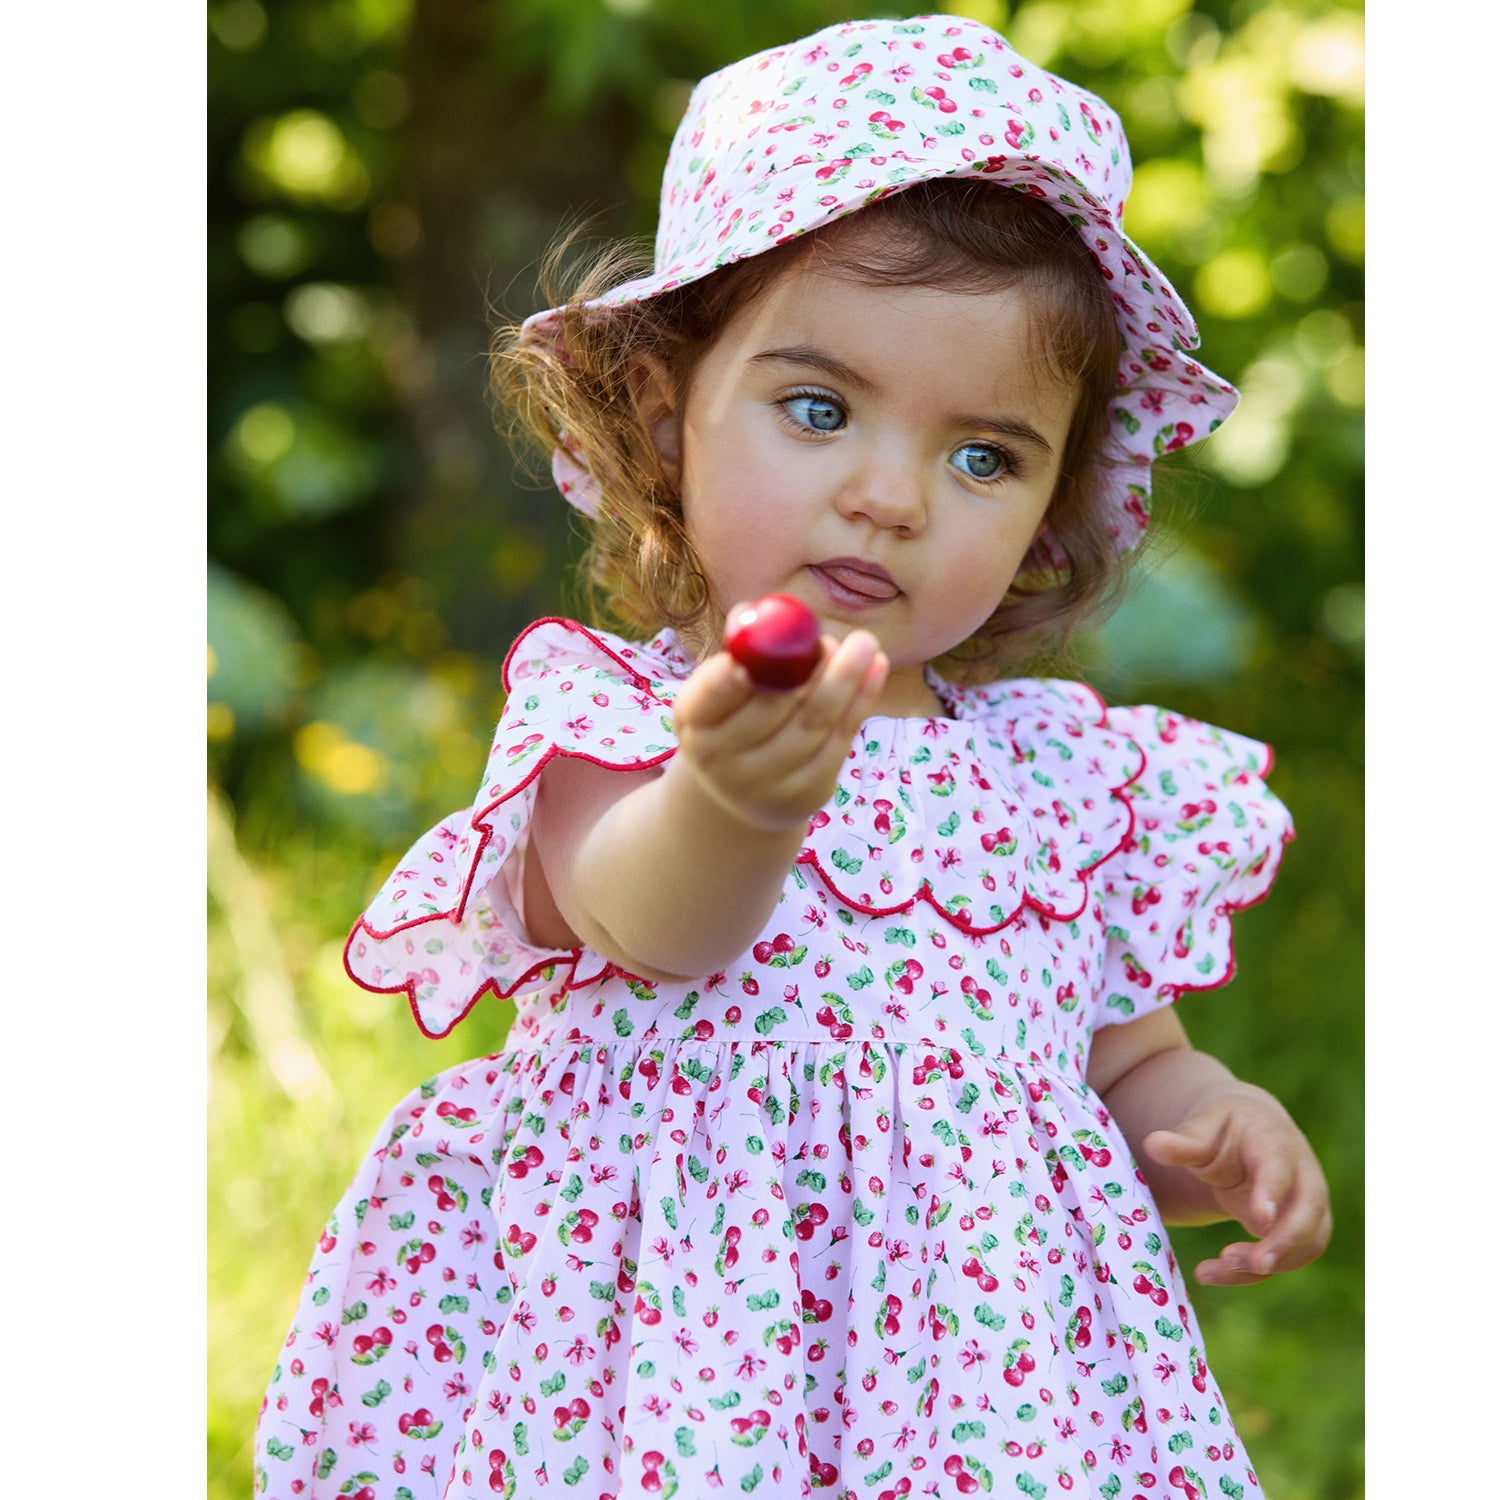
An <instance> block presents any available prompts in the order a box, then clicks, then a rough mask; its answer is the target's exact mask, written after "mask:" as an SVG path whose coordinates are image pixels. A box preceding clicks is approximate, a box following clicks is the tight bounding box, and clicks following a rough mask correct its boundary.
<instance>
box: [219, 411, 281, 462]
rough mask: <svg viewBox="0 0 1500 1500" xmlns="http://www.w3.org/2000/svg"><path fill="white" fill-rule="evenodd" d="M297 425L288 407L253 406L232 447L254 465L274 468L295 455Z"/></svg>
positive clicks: (234, 434) (232, 435) (242, 420)
mask: <svg viewBox="0 0 1500 1500" xmlns="http://www.w3.org/2000/svg"><path fill="white" fill-rule="evenodd" d="M296 436H297V424H296V423H295V422H294V421H293V420H292V414H291V413H290V412H289V411H288V410H287V409H286V407H284V406H278V405H277V404H276V402H274V401H262V402H260V403H259V404H258V405H256V406H252V407H251V408H250V410H249V411H247V412H246V413H245V414H244V416H242V417H241V418H240V419H239V421H238V422H236V423H235V424H234V430H233V432H231V433H230V436H229V440H230V443H231V445H232V446H233V447H234V448H236V449H237V450H238V451H239V452H240V453H241V454H242V455H243V456H244V457H245V458H247V459H248V460H249V461H250V462H251V463H253V464H262V465H264V464H273V463H275V462H276V460H277V459H278V458H284V457H285V456H286V455H287V454H288V453H290V452H291V448H292V443H293V442H294V441H295V439H296Z"/></svg>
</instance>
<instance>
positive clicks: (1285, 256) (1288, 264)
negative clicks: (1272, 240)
mask: <svg viewBox="0 0 1500 1500" xmlns="http://www.w3.org/2000/svg"><path fill="white" fill-rule="evenodd" d="M1270 269H1271V285H1272V286H1274V287H1275V288H1276V290H1277V291H1278V292H1279V293H1280V294H1281V295H1282V296H1283V297H1285V298H1286V299H1287V301H1289V302H1311V301H1312V299H1313V298H1314V297H1316V296H1317V295H1318V293H1319V292H1321V291H1322V290H1323V288H1324V287H1325V286H1326V285H1327V284H1328V258H1327V257H1326V256H1325V255H1324V254H1323V252H1322V251H1321V250H1319V249H1318V247H1317V246H1316V245H1302V244H1297V245H1288V246H1287V247H1286V248H1285V249H1283V250H1278V251H1277V252H1276V254H1275V255H1274V256H1272V258H1271V268H1270Z"/></svg>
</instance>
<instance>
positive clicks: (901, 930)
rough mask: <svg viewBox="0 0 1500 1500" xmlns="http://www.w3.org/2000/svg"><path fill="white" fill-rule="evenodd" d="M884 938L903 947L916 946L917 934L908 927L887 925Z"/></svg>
mask: <svg viewBox="0 0 1500 1500" xmlns="http://www.w3.org/2000/svg"><path fill="white" fill-rule="evenodd" d="M885 940H886V942H888V943H896V944H899V945H900V946H901V947H903V948H915V947H916V946H917V935H916V933H914V932H913V931H912V930H911V928H909V927H887V928H886V930H885Z"/></svg>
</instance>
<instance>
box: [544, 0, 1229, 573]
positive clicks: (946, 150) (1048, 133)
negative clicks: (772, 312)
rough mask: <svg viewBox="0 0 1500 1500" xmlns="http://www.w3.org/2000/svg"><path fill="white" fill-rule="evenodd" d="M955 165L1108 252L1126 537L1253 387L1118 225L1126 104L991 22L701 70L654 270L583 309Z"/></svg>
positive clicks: (576, 491)
mask: <svg viewBox="0 0 1500 1500" xmlns="http://www.w3.org/2000/svg"><path fill="white" fill-rule="evenodd" d="M944 177H946V178H954V179H965V178H979V179H982V180H985V181H988V182H993V183H995V184H997V185H999V186H1001V187H1004V188H1009V189H1012V190H1014V191H1017V192H1024V193H1028V194H1030V195H1031V196H1032V197H1035V198H1039V199H1041V200H1042V201H1044V202H1046V203H1047V204H1049V205H1050V206H1051V207H1053V208H1055V209H1056V210H1057V211H1058V212H1059V213H1061V214H1063V215H1065V216H1066V218H1067V219H1068V221H1069V223H1071V224H1072V225H1073V226H1074V227H1075V228H1076V229H1077V230H1078V232H1079V234H1081V235H1082V236H1083V238H1084V241H1085V242H1086V243H1087V245H1088V247H1089V249H1090V250H1091V251H1092V252H1093V254H1094V259H1095V260H1096V262H1097V263H1098V266H1099V270H1100V274H1101V275H1102V276H1103V277H1104V279H1105V282H1106V283H1107V284H1108V286H1109V289H1110V293H1111V295H1112V297H1113V299H1114V305H1115V317H1116V321H1117V322H1118V324H1119V328H1120V337H1121V351H1120V368H1119V379H1118V389H1117V392H1116V396H1115V399H1114V400H1113V402H1112V404H1111V426H1112V436H1113V438H1114V441H1115V444H1116V446H1117V448H1118V449H1119V450H1120V451H1121V452H1122V453H1123V454H1124V455H1125V462H1124V463H1122V464H1120V465H1118V466H1113V467H1111V469H1110V470H1109V471H1108V477H1107V479H1106V489H1107V492H1108V498H1109V500H1110V501H1111V503H1112V507H1113V515H1112V532H1113V535H1114V539H1115V543H1116V545H1117V547H1118V548H1119V549H1120V550H1121V551H1122V552H1123V551H1126V550H1128V549H1129V548H1130V547H1132V546H1134V545H1135V543H1136V542H1137V541H1139V540H1140V538H1141V536H1142V534H1143V533H1144V531H1145V529H1146V524H1147V519H1148V515H1149V496H1150V475H1151V464H1152V461H1153V460H1154V459H1157V458H1159V457H1161V456H1162V455H1163V454H1164V453H1169V452H1172V451H1174V450H1176V449H1178V448H1182V447H1184V446H1186V445H1187V444H1188V443H1192V442H1196V441H1197V440H1198V439H1199V438H1201V437H1204V436H1206V435H1207V434H1208V433H1209V432H1211V431H1212V430H1213V429H1214V428H1215V427H1217V426H1218V425H1219V423H1220V422H1222V421H1223V420H1224V418H1225V417H1227V416H1228V415H1229V413H1230V412H1231V411H1232V410H1233V409H1234V406H1235V403H1236V402H1237V401H1238V400H1239V395H1238V392H1236V390H1235V389H1234V387H1233V386H1231V385H1229V384H1228V383H1227V382H1226V381H1224V380H1221V379H1220V378H1219V377H1218V376H1217V375H1215V374H1214V373H1213V372H1212V371H1211V370H1207V369H1205V368H1204V367H1203V366H1202V365H1201V364H1199V363H1198V362H1197V361H1196V360H1193V359H1192V358H1190V357H1189V354H1188V351H1189V350H1192V349H1194V348H1196V347H1197V344H1198V329H1197V325H1196V324H1195V323H1194V321H1193V317H1192V314H1191V313H1189V312H1188V310H1187V307H1186V306H1185V304H1184V303H1183V301H1182V299H1181V298H1180V297H1179V296H1178V295H1177V293H1176V292H1175V291H1173V289H1172V287H1171V286H1170V284H1169V283H1168V282H1167V280H1166V278H1165V277H1164V276H1163V275H1162V274H1161V272H1160V271H1158V270H1157V269H1156V267H1155V266H1154V265H1153V264H1152V263H1151V261H1150V260H1149V259H1148V258H1147V257H1146V256H1145V255H1144V254H1143V253H1142V252H1141V251H1140V250H1139V249H1138V248H1137V247H1136V246H1135V245H1134V244H1132V242H1131V241H1130V240H1129V238H1127V236H1126V235H1125V233H1124V232H1123V230H1122V229H1121V220H1122V217H1123V214H1124V210H1125V197H1126V194H1127V193H1128V192H1129V190H1130V177H1131V170H1130V149H1129V147H1128V145H1127V144H1126V141H1125V131H1124V129H1123V127H1122V125H1121V123H1120V119H1119V117H1118V115H1116V114H1115V112H1114V111H1113V110H1112V109H1111V108H1110V107H1109V106H1108V105H1107V104H1106V103H1105V102H1104V101H1103V100H1102V99H1099V98H1098V97H1097V96H1095V95H1093V94H1090V93H1088V92H1087V91H1086V90H1084V89H1081V88H1079V87H1077V85H1075V84H1071V83H1069V82H1068V81H1067V80H1066V79H1063V78H1058V77H1057V76H1055V75H1054V74H1052V73H1049V72H1047V71H1046V70H1045V69H1043V68H1040V67H1038V66H1037V65H1036V64H1035V63H1032V62H1028V61H1027V60H1026V59H1025V58H1024V57H1022V56H1021V55H1020V54H1019V53H1017V52H1016V51H1015V50H1014V49H1013V48H1012V47H1011V46H1010V44H1009V43H1008V42H1007V41H1006V40H1005V38H1004V37H1002V36H1000V35H999V34H998V33H996V32H994V31H992V30H990V28H989V27H987V26H984V25H981V24H980V23H979V22H977V21H971V20H968V19H965V18H963V17H960V16H919V17H916V18H914V19H912V20H908V21H884V20H882V21H846V22H841V23H839V24H838V25H834V26H829V27H826V28H825V29H824V30H822V31H819V32H815V33H814V34H813V35H812V36H810V37H807V38H805V39H804V40H802V41H799V42H792V43H790V44H788V45H786V46H783V47H773V48H770V49H768V50H767V51H764V52H758V53H756V54H755V55H754V56H753V57H747V58H745V59H744V60H743V61H741V62H737V63H734V64H732V65H731V66H729V67H727V68H723V69H721V70H720V71H719V72H717V73H712V74H710V75H709V76H708V77H707V78H705V79H703V81H702V82H701V83H699V84H698V86H697V87H696V88H695V89H694V90H693V93H692V97H691V98H690V99H689V101H688V107H687V113H686V114H685V115H684V117H683V120H682V123H681V125H679V126H678V128H677V134H676V136H675V138H674V139H673V142H672V148H671V152H670V154H669V155H668V158H667V167H666V172H665V174H664V176H663V180H662V194H661V216H660V220H659V223H658V227H657V234H656V256H655V266H656V269H655V270H654V271H653V272H652V273H651V274H650V275H648V276H642V277H639V278H637V279H636V280H634V281H627V282H624V283H622V284H621V285H620V286H617V287H614V288H612V289H611V290H610V291H607V292H605V293H604V294H603V295H602V296H600V297H597V298H595V299H594V300H592V301H590V302H587V303H584V304H583V306H584V308H585V310H590V309H595V310H603V309H607V308H611V307H619V306H621V305H623V304H626V303H630V302H639V301H642V300H644V299H645V298H648V297H654V296H656V295H657V294H658V293H660V292H665V291H668V290H670V289H671V288H673V287H678V286H682V285H684V284H685V283H687V282H691V281H696V280H698V279H699V278H700V277H704V276H707V275H709V274H710V273H711V272H713V271H715V270H718V269H719V268H720V267H721V266H726V265H729V264H730V263H732V262H734V261H738V260H743V259H745V258H746V257H747V256H751V255H759V254H761V253H762V252H764V251H766V250H772V249H774V248H775V247H776V246H778V245H781V244H785V243H786V242H787V241H788V240H791V239H793V238H795V237H796V236H798V235H803V234H807V233H808V232H809V231H811V230H814V229H818V228H820V227H821V226H823V225H825V224H829V223H832V222H833V221H834V220H835V219H838V218H841V217H842V216H844V215H846V214H849V213H853V212H854V211H855V210H856V209H858V208H860V207H862V206H863V205H865V204H867V203H870V202H872V201H873V200H875V199H877V198H881V197H884V196H886V195H887V194H889V193H892V192H898V191H900V190H901V189H902V188H905V187H911V186H912V185H913V184H915V183H918V182H927V181H931V180H933V179H936V178H944ZM563 311H564V309H562V308H549V309H548V310H546V311H545V312H540V313H536V314H534V315H533V316H532V317H530V318H528V319H527V320H526V322H525V323H524V324H523V325H522V337H523V340H524V341H527V342H531V341H535V342H539V343H547V344H550V343H553V342H554V341H555V338H556V334H557V330H558V328H559V324H560V319H561V317H562V314H563ZM563 441H564V443H565V441H566V439H564V440H563ZM552 471H553V476H554V478H555V479H556V481H557V485H558V488H559V489H560V490H561V491H562V493H563V495H564V496H565V497H566V498H567V499H568V500H569V501H570V502H571V503H572V504H574V505H575V506H577V507H578V508H579V509H580V510H582V511H584V512H586V513H587V514H590V515H596V514H598V512H599V508H600V503H601V496H600V493H599V488H598V485H597V483H596V482H595V481H594V479H593V477H592V475H590V474H589V473H588V471H587V470H586V469H585V468H584V467H583V466H582V465H581V464H580V463H579V461H578V459H577V457H576V456H575V455H573V454H572V453H570V452H569V451H568V449H567V448H566V447H565V446H559V447H558V449H557V451H556V453H555V454H554V457H553V465H552Z"/></svg>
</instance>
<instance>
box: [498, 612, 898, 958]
mask: <svg viewBox="0 0 1500 1500" xmlns="http://www.w3.org/2000/svg"><path fill="white" fill-rule="evenodd" d="M886 671H887V662H886V660H885V657H884V656H883V655H882V654H881V653H880V651H879V648H878V645H877V643H876V641H875V638H874V637H873V636H872V635H870V634H869V633H868V632H867V631H855V632H853V633H852V634H850V635H849V636H848V637H847V638H846V639H845V640H844V641H843V642H838V641H835V640H834V639H833V638H831V637H828V638H825V643H824V658H823V662H822V664H821V665H820V667H819V669H818V671H817V672H816V673H814V675H813V677H812V678H811V679H810V680H809V681H808V682H807V683H806V684H804V685H803V687H801V688H798V689H797V690H796V691H794V692H789V693H771V692H765V691H761V690H758V689H756V688H754V687H753V686H752V685H751V683H750V680H749V677H748V675H747V674H746V672H745V669H744V668H743V667H741V666H740V665H739V664H738V663H736V662H735V661H734V660H733V659H732V658H731V657H730V656H728V655H727V654H725V653H723V652H719V653H718V654H716V655H714V656H711V657H709V658H708V659H707V660H706V661H705V662H704V663H703V664H702V665H701V666H700V667H699V668H698V669H697V670H696V671H695V672H694V673H693V674H692V676H691V677H690V678H689V679H688V680H687V682H686V683H684V685H683V688H682V691H681V692H680V693H679V694H678V697H677V704H676V711H675V727H676V731H677V740H678V753H677V754H676V755H675V756H673V758H672V759H671V760H670V761H668V762H667V763H666V766H665V768H664V769H663V770H661V771H660V772H657V773H640V774H633V773H628V772H619V771H609V770H605V769H603V768H601V767H599V766H595V765H593V764H592V763H590V762H588V761H583V760H577V759H572V758H569V757H565V756H559V757H557V758H556V759H554V760H553V761H551V762H550V763H549V764H548V766H547V768H546V769H545V770H544V771H543V772H542V776H541V780H540V783H539V786H538V795H537V803H536V808H535V812H534V815H533V818H532V824H531V835H530V838H531V842H530V846H529V855H530V856H533V857H534V859H535V862H536V868H535V870H534V871H533V870H532V869H531V868H530V867H529V866H528V880H534V879H535V878H536V876H537V875H540V877H541V879H542V880H543V881H544V882H545V886H546V892H545V895H546V898H547V899H546V900H544V901H543V902H541V903H539V905H540V906H541V907H542V909H543V910H549V909H550V910H552V911H555V913H556V914H557V916H558V917H560V918H561V924H560V925H559V926H558V927H556V928H554V930H553V931H551V932H549V933H547V934H546V939H547V941H549V942H553V941H555V940H557V939H563V944H562V945H565V946H572V945H573V943H574V942H575V941H578V942H583V943H586V944H587V945H588V946H589V947H590V948H592V949H593V950H594V951H595V952H596V953H599V954H602V955H603V956H604V957H605V958H607V959H609V960H610V961H611V962H612V963H615V964H617V965H618V966H619V967H620V968H622V969H624V970H625V971H626V972H627V973H631V974H636V975H639V976H640V977H642V978H644V979H654V980H658V981H667V982H675V981H679V980H689V979H700V978H702V977H703V976H704V975H705V974H711V973H714V972H715V971H716V970H719V969H722V968H724V967H725V966H726V965H728V964H730V963H732V962H733V961H734V960H735V959H736V958H738V957H739V956H740V954H742V953H744V952H745V950H746V949H747V948H749V946H750V945H751V943H752V942H754V940H755V939H756V937H758V936H759V934H760V933H761V931H762V929H763V928H764V927H765V924H766V922H767V921H769V919H770V916H771V912H772V911H773V910H774V908H775V906H776V903H777V901H778V900H779V899H780V896H781V890H782V887H783V885H784V884H785V882H786V877H787V872H788V871H789V870H790V869H791V866H792V862H793V860H794V859H795V858H796V856H797V851H798V849H799V848H800V847H801V844H802V840H803V837H804V836H805V834H806V830H807V820H808V819H809V818H810V817H811V816H812V815H813V814H814V813H815V812H816V811H817V810H818V809H819V808H820V807H822V805H823V804H824V803H825V802H826V801H827V800H828V798H829V797H830V796H832V795H833V791H834V787H835V786H836V784H837V781H838V773H839V768H840V767H841V766H842V764H843V762H844V758H845V757H846V756H847V755H848V753H849V745H850V742H851V741H852V740H853V738H854V734H855V731H856V730H857V729H858V728H859V725H860V723H861V722H862V721H863V720H864V719H865V718H866V717H868V715H869V712H870V710H871V707H872V706H873V704H874V702H875V699H876V698H877V697H878V696H879V693H880V689H881V687H882V686H883V684H884V681H885V675H886ZM529 910H530V903H528V912H529ZM541 936H542V934H540V933H533V937H534V938H537V937H541Z"/></svg>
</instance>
